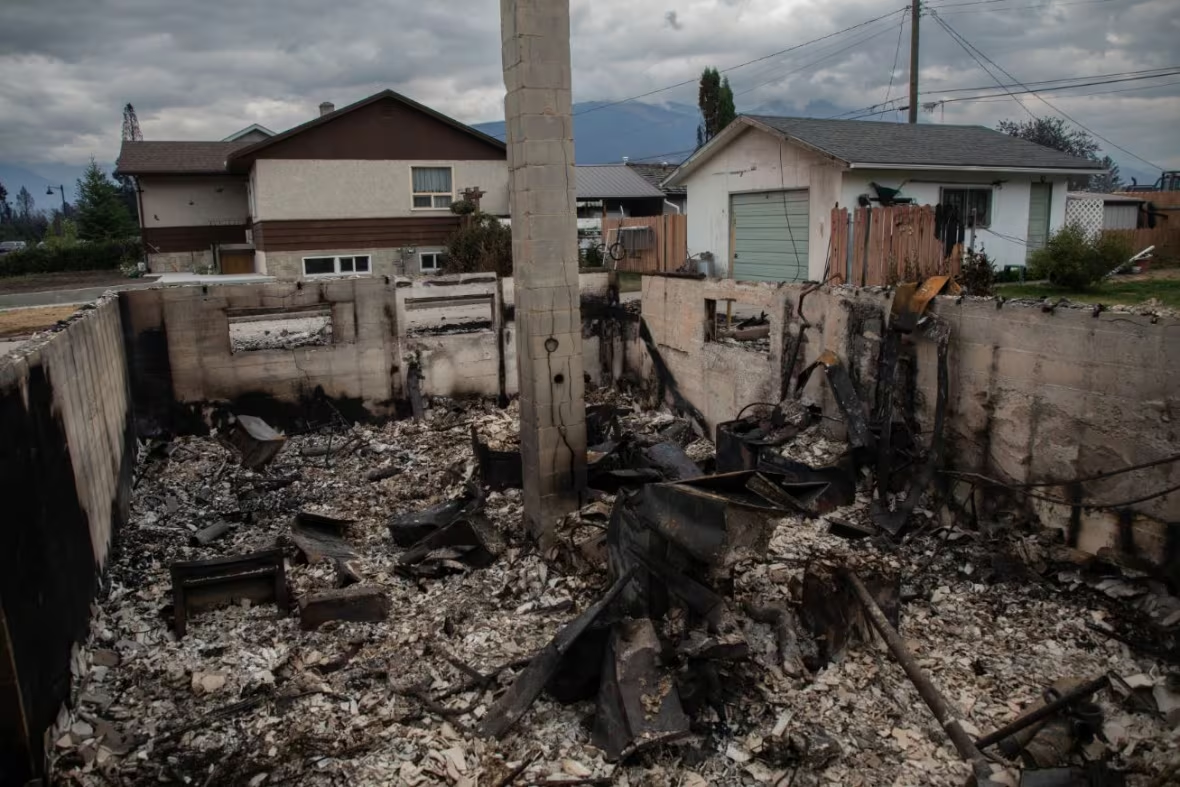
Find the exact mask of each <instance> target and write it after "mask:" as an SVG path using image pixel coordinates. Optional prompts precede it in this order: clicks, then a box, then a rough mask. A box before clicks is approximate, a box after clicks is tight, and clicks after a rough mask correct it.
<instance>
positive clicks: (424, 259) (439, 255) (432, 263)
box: [418, 251, 447, 273]
mask: <svg viewBox="0 0 1180 787" xmlns="http://www.w3.org/2000/svg"><path fill="white" fill-rule="evenodd" d="M446 261H447V254H446V252H444V251H424V252H422V253H421V254H419V255H418V263H419V266H420V267H421V269H422V272H423V273H438V272H439V271H441V270H442V268H443V265H445V264H446Z"/></svg>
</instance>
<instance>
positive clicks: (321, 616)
mask: <svg viewBox="0 0 1180 787" xmlns="http://www.w3.org/2000/svg"><path fill="white" fill-rule="evenodd" d="M388 616H389V598H388V596H386V595H385V591H383V590H381V589H380V588H376V587H360V586H356V585H354V586H352V587H347V588H336V589H333V590H324V591H321V592H318V593H309V594H307V595H306V596H304V597H303V598H301V599H299V625H300V627H301V628H302V629H303V630H304V631H312V630H314V629H317V628H319V627H320V626H322V625H323V624H325V623H327V622H328V621H331V620H351V621H355V622H364V623H376V622H380V621H382V620H385V619H386V618H387V617H388Z"/></svg>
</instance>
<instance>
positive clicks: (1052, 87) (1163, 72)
mask: <svg viewBox="0 0 1180 787" xmlns="http://www.w3.org/2000/svg"><path fill="white" fill-rule="evenodd" d="M1151 70H1152V71H1155V72H1156V73H1152V74H1146V73H1143V72H1121V73H1124V74H1138V76H1127V77H1120V78H1116V79H1099V77H1103V76H1111V77H1117V76H1118V74H1117V73H1114V74H1092V75H1090V76H1089V77H1071V79H1074V80H1077V79H1091V80H1093V81H1089V82H1077V83H1076V84H1070V85H1059V84H1050V83H1056V82H1064V81H1066V80H1064V79H1051V80H1042V81H1040V82H1026V83H1024V85H1023V87H1024V88H1025V89H1024V90H1013V91H1011V93H1015V94H1016V95H1026V94H1030V93H1034V92H1037V93H1048V92H1055V91H1061V90H1076V89H1078V88H1083V87H1093V86H1095V85H1114V84H1119V83H1121V82H1136V81H1141V80H1144V79H1161V78H1163V77H1170V76H1176V75H1178V74H1180V66H1170V67H1168V68H1164V69H1151ZM1172 84H1176V83H1175V82H1164V83H1161V84H1159V85H1139V86H1137V87H1131V88H1120V89H1118V90H1100V91H1095V92H1092V93H1078V94H1075V95H1072V96H1067V98H1082V97H1084V96H1100V95H1105V94H1107V93H1122V92H1126V91H1130V90H1149V89H1151V88H1154V87H1163V86H1164V85H1172ZM1030 85H1046V87H1038V88H1035V89H1034V88H1032V87H1029V86H1030ZM1017 86H1018V85H1017V84H1015V83H1013V84H1007V85H1004V86H1003V87H1004V88H1012V87H1017ZM990 87H992V86H991V85H984V86H981V87H957V88H947V89H940V90H931V91H928V92H926V93H923V94H921V95H930V94H932V93H933V94H944V93H963V92H967V91H972V92H974V91H978V90H987V89H988V88H990ZM998 97H1010V94H1009V92H1007V90H1006V91H1005V92H1004V93H986V94H983V95H978V96H961V97H955V98H946V99H938V100H937V101H929V102H925V105H926V106H932V105H938V104H950V103H954V102H958V101H978V100H980V99H991V98H998ZM908 100H909V99H908V97H906V96H898V97H897V98H894V99H891V100H890V101H886V102H881V103H880V104H872V105H871V106H867V107H861V108H860V109H850V110H848V111H847V112H841V113H840V114H839V115H835V116H834V117H837V118H839V117H844V116H845V115H854V116H855V117H854V118H852V119H856V118H861V117H868V116H871V115H883V114H885V113H888V112H894V111H897V110H901V109H904V108H905V107H904V106H886V105H887V104H890V103H899V102H902V101H908ZM878 109H879V110H880V111H874V110H878Z"/></svg>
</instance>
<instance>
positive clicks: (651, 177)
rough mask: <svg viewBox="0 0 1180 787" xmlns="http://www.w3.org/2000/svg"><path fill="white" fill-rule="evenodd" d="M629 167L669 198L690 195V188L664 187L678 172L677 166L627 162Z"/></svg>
mask: <svg viewBox="0 0 1180 787" xmlns="http://www.w3.org/2000/svg"><path fill="white" fill-rule="evenodd" d="M627 166H628V167H630V168H631V169H633V170H634V171H635V174H636V175H638V176H639V177H641V178H643V179H644V180H646V181H647V182H648V183H650V184H651V185H653V186H655V187H656V188H657V189H659V190H660V191H662V192H664V194H666V195H667V196H669V197H671V196H683V195H685V194H687V193H688V188H686V187H685V186H667V187H665V186H663V185H662V184H663V182H664V181H665V180H666V179H667V178H668V176H669V175H671V174H672V173H673V172H675V171H676V167H677V166H678V165H676V164H636V163H634V162H630V161H628V162H627Z"/></svg>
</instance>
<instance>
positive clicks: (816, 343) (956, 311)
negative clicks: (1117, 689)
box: [643, 276, 1180, 580]
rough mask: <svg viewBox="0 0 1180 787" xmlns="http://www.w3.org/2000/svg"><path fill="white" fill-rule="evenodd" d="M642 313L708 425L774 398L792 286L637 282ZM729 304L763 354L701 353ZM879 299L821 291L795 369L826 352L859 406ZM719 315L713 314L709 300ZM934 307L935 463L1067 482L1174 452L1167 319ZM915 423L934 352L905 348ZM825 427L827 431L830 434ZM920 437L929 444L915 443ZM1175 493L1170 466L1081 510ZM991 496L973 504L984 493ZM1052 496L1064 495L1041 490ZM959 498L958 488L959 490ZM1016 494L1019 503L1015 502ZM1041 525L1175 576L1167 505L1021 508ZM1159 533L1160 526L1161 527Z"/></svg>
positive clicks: (878, 321) (1179, 352) (1176, 543)
mask: <svg viewBox="0 0 1180 787" xmlns="http://www.w3.org/2000/svg"><path fill="white" fill-rule="evenodd" d="M643 285H644V289H643V319H644V321H645V322H646V323H647V326H648V328H649V329H650V331H651V333H652V336H653V339H654V341H655V343H656V346H657V348H658V350H659V352H660V354H661V356H662V358H663V360H664V362H665V363H666V364H667V365H668V368H669V370H670V372H671V373H672V376H673V377H674V378H675V381H676V384H677V386H678V388H679V390H680V392H681V393H682V394H683V395H684V396H685V398H686V399H687V400H688V401H689V402H691V403H692V404H693V405H694V406H695V407H696V408H697V409H698V410H699V411H700V412H701V413H703V414H704V416H705V418H706V420H707V422H708V425H709V428H710V429H711V430H713V429H715V428H716V425H717V424H718V423H720V422H723V421H727V420H730V419H733V418H734V417H736V415H737V414H738V412H739V411H740V410H741V409H742V408H743V407H744V406H746V405H747V404H750V403H752V402H775V401H777V400H778V396H779V391H780V381H781V373H782V346H783V341H782V339H781V333H782V324H783V315H784V314H785V315H786V318H785V319H786V320H787V323H788V326H787V328H788V330H787V333H788V336H789V339H788V341H787V342H786V345H787V350H788V352H790V351H791V349H792V347H793V343H794V341H795V339H794V337H795V336H796V335H797V334H798V329H799V318H798V314H797V311H798V304H799V297H800V295H801V293H802V292H803V290H804V287H803V286H802V285H774V284H765V283H755V284H751V283H734V282H728V281H722V282H718V281H709V280H704V281H699V280H694V279H684V278H675V277H663V276H645V277H644V279H643ZM727 297H733V298H735V300H737V302H739V303H746V304H749V305H751V306H754V307H756V308H762V309H765V310H766V311H767V312H768V314H769V316H770V320H771V322H770V338H771V350H770V354H769V357H767V356H766V355H763V354H760V353H755V352H752V351H749V350H745V349H741V348H735V347H732V346H728V345H722V344H715V343H706V342H705V341H704V326H705V323H706V319H705V314H706V311H705V309H706V306H705V302H706V299H718V300H720V299H723V298H727ZM891 297H892V296H891V295H890V294H889V293H888V292H886V291H884V290H882V289H879V288H866V289H854V288H824V289H821V290H819V291H816V292H814V293H811V294H809V295H808V296H807V297H806V298H805V299H804V301H803V314H804V316H805V317H806V319H807V322H808V323H809V327H808V328H807V329H806V330H805V331H803V344H802V347H801V348H800V351H799V353H798V358H797V361H796V363H795V366H794V368H793V371H792V373H793V374H798V372H799V371H801V370H802V369H803V368H804V367H805V366H807V365H809V364H811V363H812V362H814V361H815V359H816V358H817V357H818V356H819V354H820V353H821V352H822V351H823V350H825V349H830V350H833V351H834V352H835V353H836V354H837V356H838V357H839V358H840V359H841V361H842V362H843V363H844V364H845V365H846V366H847V367H848V368H849V371H850V374H851V376H852V378H853V380H854V381H855V382H856V383H857V385H858V388H859V390H860V393H861V396H862V398H863V399H865V400H866V401H868V402H871V401H872V397H873V396H874V392H875V385H876V382H875V381H876V364H877V358H878V355H879V353H880V346H881V341H882V338H883V336H884V331H885V330H887V327H886V326H887V324H888V320H887V317H886V315H888V313H889V308H890V305H891ZM720 308H721V309H723V308H724V306H723V305H722V306H721V307H720ZM931 311H932V312H933V314H935V315H937V317H938V318H939V319H940V320H942V321H945V322H946V323H947V324H948V325H949V326H950V329H951V333H950V346H949V356H948V360H949V373H950V389H949V400H948V411H947V424H946V435H947V439H948V446H949V448H948V451H947V453H946V456H947V463H948V466H949V467H951V468H954V469H957V470H963V471H973V472H979V473H983V474H986V475H988V476H991V477H994V478H998V479H1001V480H1005V481H1009V482H1012V483H1020V482H1026V481H1045V480H1062V479H1072V478H1078V477H1084V476H1090V475H1093V474H1097V473H1102V472H1105V471H1109V470H1114V469H1118V468H1122V467H1127V466H1131V465H1136V464H1139V463H1142V462H1147V461H1151V460H1156V459H1161V458H1164V457H1167V456H1170V455H1172V454H1174V453H1175V452H1176V446H1177V445H1180V428H1178V427H1177V423H1176V414H1177V413H1178V412H1180V321H1177V320H1174V319H1160V318H1153V317H1149V316H1136V315H1131V314H1119V313H1110V312H1104V313H1102V314H1099V315H1098V316H1096V317H1095V316H1093V314H1092V311H1091V310H1090V309H1065V308H1059V309H1057V310H1055V311H1053V312H1049V313H1047V312H1044V311H1043V310H1042V309H1041V308H1040V306H1039V305H1017V304H1012V303H1008V304H1005V305H1004V306H1003V307H1002V308H997V305H996V302H995V301H991V300H969V299H964V300H962V301H959V300H958V299H952V298H939V299H937V300H936V301H935V302H934V303H933V304H932V306H931ZM914 346H915V353H916V378H915V389H916V399H917V403H918V413H917V415H918V418H919V420H920V421H921V422H922V423H923V424H924V425H925V428H927V429H929V428H930V425H931V424H932V422H933V411H934V404H935V393H936V390H937V382H936V379H937V378H936V369H937V364H936V345H935V344H934V342H933V341H932V340H930V339H929V338H927V337H926V336H925V334H924V333H919V334H917V335H916V338H915V340H914ZM805 394H806V395H807V396H808V397H809V398H811V399H812V400H814V401H817V402H819V403H821V404H822V405H823V408H824V413H825V414H826V415H829V416H831V417H833V418H840V417H841V414H840V412H839V410H838V408H837V407H836V404H835V400H834V399H833V398H832V397H831V394H830V390H829V388H828V385H827V383H826V381H825V380H824V375H823V374H822V373H816V374H814V375H812V378H811V380H810V382H809V383H808V387H807V388H806V389H805ZM837 428H838V427H837ZM926 437H927V439H929V436H928V435H927V436H926ZM1177 484H1180V466H1177V464H1175V463H1173V464H1169V465H1164V466H1160V467H1155V468H1149V469H1146V470H1141V471H1137V472H1132V473H1128V474H1125V475H1120V476H1118V477H1116V478H1113V479H1109V480H1104V481H1101V482H1095V483H1090V484H1085V485H1084V486H1083V493H1084V497H1085V499H1086V500H1090V501H1098V502H1120V501H1125V500H1131V499H1134V498H1137V497H1141V496H1144V495H1148V494H1151V493H1152V492H1156V491H1159V490H1162V489H1166V488H1168V487H1171V486H1175V485H1177ZM995 491H996V490H994V488H993V489H991V490H989V492H988V493H987V494H982V495H981V498H980V499H981V500H983V501H984V502H987V500H990V499H994V498H995V497H996V494H995ZM1038 491H1039V492H1040V493H1043V494H1044V495H1047V496H1053V497H1056V498H1058V499H1064V498H1065V497H1066V495H1067V494H1068V490H1066V489H1064V488H1061V487H1049V488H1045V489H1041V490H1038ZM959 493H960V494H963V493H965V491H964V490H962V489H960V490H959ZM1016 499H1020V498H1019V496H1017V497H1016ZM1032 509H1033V510H1035V511H1036V512H1037V513H1038V514H1039V515H1040V516H1041V519H1042V521H1044V522H1048V523H1052V524H1055V525H1060V526H1061V527H1062V528H1063V529H1065V530H1066V531H1067V532H1066V536H1067V540H1068V541H1069V543H1071V544H1073V545H1076V546H1078V547H1080V548H1082V549H1085V550H1086V551H1088V552H1091V553H1097V552H1098V551H1099V550H1100V549H1102V548H1104V547H1108V548H1111V549H1114V550H1116V551H1120V552H1122V553H1124V554H1129V555H1132V556H1134V557H1136V558H1140V559H1144V560H1147V561H1148V562H1151V563H1153V564H1155V565H1157V566H1161V567H1164V568H1165V569H1166V570H1168V571H1171V572H1174V573H1175V576H1176V578H1177V579H1178V580H1180V525H1178V524H1176V523H1178V522H1180V495H1178V494H1171V495H1168V496H1163V497H1157V498H1155V499H1152V500H1150V501H1144V502H1142V503H1139V504H1135V505H1133V506H1130V507H1128V509H1127V510H1128V511H1130V512H1133V513H1129V514H1127V515H1124V516H1123V519H1125V520H1126V521H1125V523H1122V522H1119V521H1118V520H1119V515H1117V514H1113V513H1111V512H1109V511H1107V512H1101V511H1096V510H1083V509H1078V510H1077V513H1075V512H1074V511H1073V510H1071V509H1070V507H1067V506H1054V505H1051V504H1047V503H1043V502H1038V501H1032ZM1169 523H1170V524H1169Z"/></svg>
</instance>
